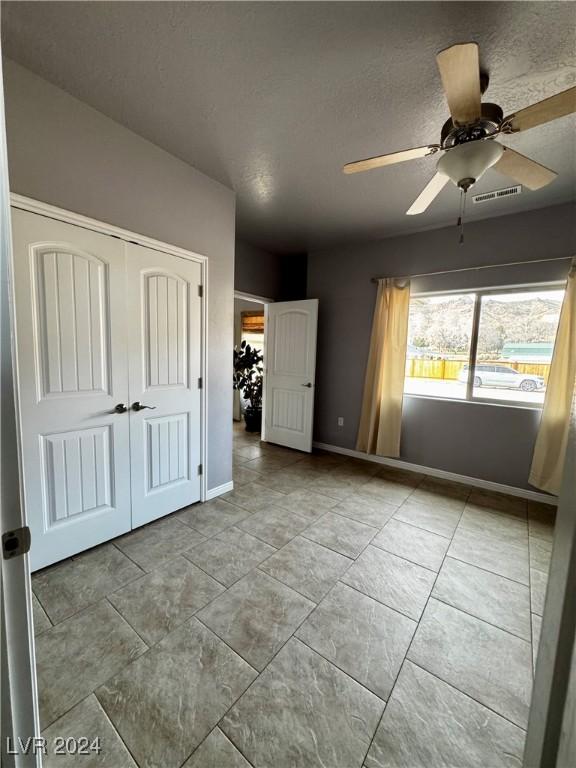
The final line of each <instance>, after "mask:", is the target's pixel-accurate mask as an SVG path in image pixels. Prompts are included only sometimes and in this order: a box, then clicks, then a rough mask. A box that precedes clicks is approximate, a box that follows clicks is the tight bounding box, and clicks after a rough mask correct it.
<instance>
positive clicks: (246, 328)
mask: <svg viewBox="0 0 576 768" xmlns="http://www.w3.org/2000/svg"><path fill="white" fill-rule="evenodd" d="M241 321H242V327H241V338H240V340H241V341H245V342H246V343H247V344H250V346H251V347H255V348H256V349H258V350H260V351H262V350H263V349H264V312H262V311H260V312H242V315H241Z"/></svg>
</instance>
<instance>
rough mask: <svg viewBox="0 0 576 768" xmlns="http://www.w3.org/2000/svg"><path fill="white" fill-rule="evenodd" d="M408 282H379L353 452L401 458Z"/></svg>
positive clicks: (408, 297) (387, 280) (408, 302)
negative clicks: (360, 411) (356, 437)
mask: <svg viewBox="0 0 576 768" xmlns="http://www.w3.org/2000/svg"><path fill="white" fill-rule="evenodd" d="M409 309H410V282H409V281H408V280H403V281H398V280H394V279H386V280H379V281H378V295H377V297H376V307H375V309H374V320H373V323H372V337H371V340H370V354H369V356H368V365H367V367H366V379H365V382H364V399H363V401H362V415H361V417H360V429H359V430H358V440H357V443H356V448H357V449H358V450H359V451H364V452H365V453H375V454H378V455H379V456H395V457H397V456H400V431H401V422H402V399H403V395H404V372H405V368H406V343H407V340H408V312H409Z"/></svg>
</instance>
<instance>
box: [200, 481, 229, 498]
mask: <svg viewBox="0 0 576 768" xmlns="http://www.w3.org/2000/svg"><path fill="white" fill-rule="evenodd" d="M233 490H234V483H233V482H232V481H230V482H229V483H223V484H222V485H217V486H216V488H208V490H207V491H206V501H210V499H215V498H216V497H217V496H222V494H223V493H228V492H229V491H233Z"/></svg>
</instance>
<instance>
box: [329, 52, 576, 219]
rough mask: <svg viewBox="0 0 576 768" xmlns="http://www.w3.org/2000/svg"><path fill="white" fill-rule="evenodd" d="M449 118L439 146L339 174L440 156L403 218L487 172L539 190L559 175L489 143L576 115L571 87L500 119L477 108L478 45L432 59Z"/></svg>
mask: <svg viewBox="0 0 576 768" xmlns="http://www.w3.org/2000/svg"><path fill="white" fill-rule="evenodd" d="M436 62H437V64H438V69H439V70H440V76H441V78H442V85H443V87H444V93H445V95H446V101H447V102H448V107H449V109H450V115H451V117H450V118H449V119H448V120H447V121H446V122H445V123H444V126H443V127H442V131H441V133H440V143H439V144H428V145H426V146H424V147H416V148H415V149H406V150H403V151H402V152H393V153H391V154H388V155H379V156H378V157H369V158H367V159H366V160H358V161H357V162H354V163H348V164H347V165H345V166H344V168H343V171H344V173H359V172H360V171H369V170H371V169H372V168H381V167H382V166H385V165H393V164H394V163H403V162H404V161H406V160H414V159H416V158H420V157H426V156H427V155H435V154H437V153H442V155H441V157H440V159H439V160H438V163H437V165H436V174H435V175H434V176H433V177H432V179H431V180H430V181H429V182H428V184H427V185H426V186H425V187H424V189H423V190H422V192H421V193H420V194H419V195H418V197H417V198H416V200H415V201H414V202H413V203H412V205H411V206H410V208H409V209H408V210H407V211H406V213H408V214H410V215H413V214H417V213H423V212H424V211H425V210H426V209H427V208H428V206H429V205H430V203H431V202H432V201H433V200H434V199H435V198H436V196H437V195H438V194H439V193H440V192H441V191H442V189H443V188H444V186H445V185H446V184H447V183H448V181H450V180H451V181H453V182H454V184H456V186H457V187H459V188H460V189H461V190H462V192H463V193H466V192H467V191H468V189H470V187H471V186H472V185H473V184H475V183H476V182H477V181H478V180H479V179H480V177H481V176H482V175H483V174H484V173H485V172H486V171H487V170H488V169H489V168H491V167H494V169H495V170H497V171H499V172H500V173H503V174H504V175H505V176H509V177H510V178H511V179H513V180H514V181H515V182H516V183H517V184H523V185H524V186H526V187H528V189H533V190H534V189H540V188H541V187H544V186H546V185H547V184H549V183H550V182H551V181H553V180H554V179H555V178H556V176H557V175H558V174H556V173H555V172H554V171H551V170H550V169H549V168H546V167H544V166H543V165H540V163H537V162H535V161H534V160H531V159H530V158H529V157H526V156H525V155H521V154H520V153H519V152H515V151H514V150H513V149H510V148H509V147H505V146H503V145H502V144H500V143H499V142H497V141H494V139H495V138H496V136H498V135H499V134H501V133H503V134H513V133H517V132H519V131H526V130H528V129H529V128H535V127H536V126H538V125H542V124H543V123H548V122H550V121H551V120H556V119H557V118H559V117H564V116H565V115H569V114H571V113H572V112H576V87H573V88H568V90H566V91H562V93H558V94H556V95H555V96H551V97H550V98H548V99H544V100H543V101H539V102H537V103H536V104H532V105H531V106H529V107H526V108H525V109H521V110H519V111H518V112H515V113H514V114H511V115H509V116H508V117H504V113H503V111H502V109H501V108H500V107H499V106H498V105H497V104H489V103H482V101H481V97H482V94H483V93H484V92H485V90H486V88H487V87H488V75H486V74H485V73H484V72H481V71H480V60H479V54H478V45H477V43H463V44H458V45H453V46H451V47H450V48H446V49H445V50H443V51H440V53H439V54H438V55H437V56H436Z"/></svg>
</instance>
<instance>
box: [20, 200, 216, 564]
mask: <svg viewBox="0 0 576 768" xmlns="http://www.w3.org/2000/svg"><path fill="white" fill-rule="evenodd" d="M12 222H13V244H14V285H15V300H16V333H17V364H18V391H19V410H20V424H21V441H22V446H21V450H22V457H23V461H22V464H23V466H22V469H23V477H24V497H25V506H26V513H27V519H28V525H29V527H30V529H31V534H32V546H31V552H30V557H31V565H32V569H33V570H36V569H38V568H42V567H44V566H46V565H49V564H51V563H54V562H57V561H58V560H62V559H63V558H65V557H69V556H71V555H74V554H76V553H78V552H80V551H82V550H85V549H88V548H90V547H93V546H95V545H97V544H100V543H102V542H103V541H107V540H108V539H111V538H113V537H115V536H118V535H119V534H122V533H126V532H127V531H129V530H131V529H132V528H136V527H138V526H140V525H143V524H144V523H148V522H150V521H151V520H154V519H156V518H158V517H161V516H162V515H165V514H168V513H169V512H173V511H174V510H176V509H179V508H180V507H183V506H186V505H188V504H192V503H194V502H195V501H198V500H199V499H200V474H199V473H200V468H199V464H200V456H201V451H200V445H201V424H200V421H201V391H200V388H199V387H200V381H199V379H200V375H201V338H202V336H201V322H202V298H201V295H200V294H201V291H200V290H199V286H200V285H201V282H202V267H201V264H200V263H198V262H194V261H191V260H188V259H185V258H179V257H178V256H174V255H171V254H167V253H164V252H161V251H157V250H153V249H150V248H145V247H143V246H140V245H134V244H132V243H128V242H125V241H123V240H121V239H118V238H115V237H112V236H108V235H104V234H100V233H97V232H94V231H91V230H89V229H84V228H82V227H78V226H74V225H71V224H67V223H63V222H61V221H56V220H54V219H51V218H48V217H45V216H41V215H38V214H35V213H30V212H27V211H22V210H17V209H15V210H14V211H13V218H12Z"/></svg>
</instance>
